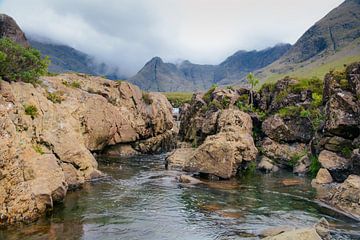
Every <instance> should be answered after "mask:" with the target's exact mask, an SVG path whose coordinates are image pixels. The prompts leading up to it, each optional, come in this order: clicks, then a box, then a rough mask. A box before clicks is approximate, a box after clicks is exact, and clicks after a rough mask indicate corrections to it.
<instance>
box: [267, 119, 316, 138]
mask: <svg viewBox="0 0 360 240" xmlns="http://www.w3.org/2000/svg"><path fill="white" fill-rule="evenodd" d="M262 130H263V131H264V133H265V134H266V135H267V136H269V137H270V138H271V139H273V140H275V141H278V142H304V143H307V142H309V141H310V140H311V139H312V137H313V131H312V125H311V122H310V121H309V119H307V118H301V117H300V116H298V117H291V118H287V119H283V118H281V117H280V116H279V115H277V114H275V115H273V116H270V117H269V118H267V119H266V120H265V121H264V122H263V124H262Z"/></svg>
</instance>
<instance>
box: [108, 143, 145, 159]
mask: <svg viewBox="0 0 360 240" xmlns="http://www.w3.org/2000/svg"><path fill="white" fill-rule="evenodd" d="M103 154H105V155H109V156H125V157H129V156H135V155H137V154H139V152H138V151H136V150H135V149H134V148H133V147H132V146H131V145H130V144H121V143H120V144H117V145H112V146H109V147H107V148H106V149H105V150H104V151H103Z"/></svg>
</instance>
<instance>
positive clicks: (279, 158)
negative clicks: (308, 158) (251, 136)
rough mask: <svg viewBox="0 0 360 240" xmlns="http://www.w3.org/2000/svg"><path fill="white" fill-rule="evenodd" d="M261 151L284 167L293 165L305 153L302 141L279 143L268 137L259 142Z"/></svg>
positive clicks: (305, 149)
mask: <svg viewBox="0 0 360 240" xmlns="http://www.w3.org/2000/svg"><path fill="white" fill-rule="evenodd" d="M261 150H262V153H263V154H264V155H265V156H266V157H268V158H270V159H272V160H274V161H275V162H276V163H278V164H280V165H282V166H284V167H294V165H295V164H296V162H297V161H298V160H300V159H301V158H302V157H303V156H305V155H306V154H307V151H308V150H307V147H306V145H305V144H304V143H296V142H295V143H291V144H285V143H279V142H276V141H274V140H272V139H270V138H268V137H267V138H265V139H264V140H263V141H262V142H261Z"/></svg>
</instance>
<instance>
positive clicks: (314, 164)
mask: <svg viewBox="0 0 360 240" xmlns="http://www.w3.org/2000/svg"><path fill="white" fill-rule="evenodd" d="M320 168H321V164H320V162H319V160H318V158H317V157H316V156H314V155H312V156H310V166H309V174H310V176H311V177H312V178H314V177H316V174H317V173H318V171H319V169H320Z"/></svg>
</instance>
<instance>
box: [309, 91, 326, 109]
mask: <svg viewBox="0 0 360 240" xmlns="http://www.w3.org/2000/svg"><path fill="white" fill-rule="evenodd" d="M311 98H312V102H311V107H313V108H317V107H320V106H321V105H322V101H323V97H322V95H321V94H319V93H315V92H313V93H312V94H311Z"/></svg>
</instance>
